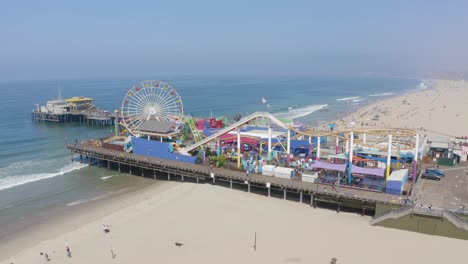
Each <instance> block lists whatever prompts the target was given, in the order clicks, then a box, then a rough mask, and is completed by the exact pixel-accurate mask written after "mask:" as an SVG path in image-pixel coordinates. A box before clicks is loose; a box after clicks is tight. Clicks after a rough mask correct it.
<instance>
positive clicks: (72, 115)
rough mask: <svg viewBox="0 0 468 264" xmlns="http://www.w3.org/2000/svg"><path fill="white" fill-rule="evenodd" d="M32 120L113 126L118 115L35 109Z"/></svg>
mask: <svg viewBox="0 0 468 264" xmlns="http://www.w3.org/2000/svg"><path fill="white" fill-rule="evenodd" d="M32 120H33V121H34V122H52V123H81V124H86V125H92V126H113V125H114V124H115V122H116V121H115V120H117V117H116V115H114V114H112V113H109V112H107V111H71V112H67V113H61V114H56V113H47V112H40V111H37V110H33V111H32Z"/></svg>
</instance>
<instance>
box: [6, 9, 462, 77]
mask: <svg viewBox="0 0 468 264" xmlns="http://www.w3.org/2000/svg"><path fill="white" fill-rule="evenodd" d="M467 69H468V1H454V0H450V1H427V0H426V1H410V0H404V1H395V0H392V1H377V0H374V1H321V2H318V1H294V0H291V1H285V0H282V1H272V0H267V1H254V0H247V1H243V0H235V1H222V0H213V1H204V0H196V1H193V0H192V1H177V0H171V1H151V0H148V1H117V0H113V1H96V0H93V1H89V0H80V1H64V0H57V1H47V0H40V1H36V0H31V1H22V0H10V1H7V0H5V1H1V2H0V79H3V80H11V79H53V78H79V77H83V78H92V77H101V76H108V77H117V76H135V75H138V76H147V77H148V78H157V77H158V76H160V75H199V74H200V75H236V74H239V75H245V74H249V75H252V74H253V75H255V74H262V75H265V74H274V75H277V74H281V75H295V74H300V75H304V74H321V73H331V74H337V73H338V74H368V73H402V74H424V73H426V74H427V73H433V72H438V71H459V72H461V71H465V72H466V71H467Z"/></svg>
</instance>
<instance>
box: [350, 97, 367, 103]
mask: <svg viewBox="0 0 468 264" xmlns="http://www.w3.org/2000/svg"><path fill="white" fill-rule="evenodd" d="M362 101H364V99H361V98H357V99H353V100H352V101H351V102H353V103H359V102H362Z"/></svg>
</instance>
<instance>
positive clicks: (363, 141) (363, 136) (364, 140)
mask: <svg viewBox="0 0 468 264" xmlns="http://www.w3.org/2000/svg"><path fill="white" fill-rule="evenodd" d="M366 139H367V137H366V133H364V135H362V143H364V144H366V142H367V140H366Z"/></svg>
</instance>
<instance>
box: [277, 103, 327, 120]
mask: <svg viewBox="0 0 468 264" xmlns="http://www.w3.org/2000/svg"><path fill="white" fill-rule="evenodd" d="M327 106H328V105H326V104H324V105H308V106H304V107H300V108H292V109H290V110H288V111H287V112H279V113H276V114H274V116H276V117H278V118H287V119H296V118H299V117H303V116H307V115H310V114H312V113H313V112H315V111H318V110H320V109H323V108H325V107H327Z"/></svg>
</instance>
